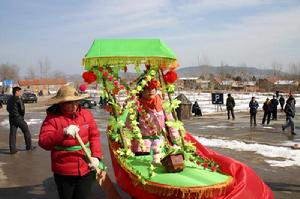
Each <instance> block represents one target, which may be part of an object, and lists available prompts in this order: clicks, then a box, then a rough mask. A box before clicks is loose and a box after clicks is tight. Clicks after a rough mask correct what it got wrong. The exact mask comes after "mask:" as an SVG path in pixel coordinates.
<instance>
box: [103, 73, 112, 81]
mask: <svg viewBox="0 0 300 199" xmlns="http://www.w3.org/2000/svg"><path fill="white" fill-rule="evenodd" d="M103 75H104V74H103ZM108 80H109V81H112V80H113V76H109V77H108Z"/></svg>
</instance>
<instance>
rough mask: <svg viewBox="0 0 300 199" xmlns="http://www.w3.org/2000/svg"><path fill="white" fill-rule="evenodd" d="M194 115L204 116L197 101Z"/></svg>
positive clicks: (194, 105) (194, 106)
mask: <svg viewBox="0 0 300 199" xmlns="http://www.w3.org/2000/svg"><path fill="white" fill-rule="evenodd" d="M192 113H194V114H195V116H202V112H201V109H200V106H199V104H198V102H197V101H195V103H194V104H193V106H192Z"/></svg>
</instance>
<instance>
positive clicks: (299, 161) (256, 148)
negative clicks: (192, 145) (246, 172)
mask: <svg viewBox="0 0 300 199" xmlns="http://www.w3.org/2000/svg"><path fill="white" fill-rule="evenodd" d="M196 139H197V140H198V141H199V142H200V143H201V144H203V145H204V146H208V147H219V148H226V149H232V150H236V151H253V152H255V153H256V154H260V155H262V156H265V157H267V158H270V159H265V161H266V162H267V163H269V164H270V166H274V167H287V166H300V151H299V150H294V149H291V148H288V147H279V146H269V145H264V144H257V143H255V144H247V143H245V142H241V141H237V140H222V139H207V138H204V137H196ZM272 158H282V159H283V160H272Z"/></svg>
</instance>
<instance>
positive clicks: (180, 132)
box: [158, 68, 185, 148]
mask: <svg viewBox="0 0 300 199" xmlns="http://www.w3.org/2000/svg"><path fill="white" fill-rule="evenodd" d="M163 75H164V73H163V71H162V69H161V68H160V69H159V70H158V78H159V81H160V83H161V84H162V85H163V84H164V85H166V82H165V80H164V78H163ZM162 93H163V97H164V91H163V89H162ZM167 95H168V99H169V102H170V103H171V100H172V98H171V95H170V93H168V92H167ZM172 116H173V118H174V119H175V120H176V121H178V117H177V113H176V112H175V110H172ZM178 131H179V134H180V140H181V144H182V146H183V148H185V144H184V137H183V132H182V130H181V129H178Z"/></svg>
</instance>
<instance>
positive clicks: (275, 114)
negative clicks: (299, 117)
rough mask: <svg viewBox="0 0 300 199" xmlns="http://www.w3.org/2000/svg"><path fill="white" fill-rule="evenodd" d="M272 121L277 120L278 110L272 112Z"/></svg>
mask: <svg viewBox="0 0 300 199" xmlns="http://www.w3.org/2000/svg"><path fill="white" fill-rule="evenodd" d="M272 120H277V108H276V110H273V112H272Z"/></svg>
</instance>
